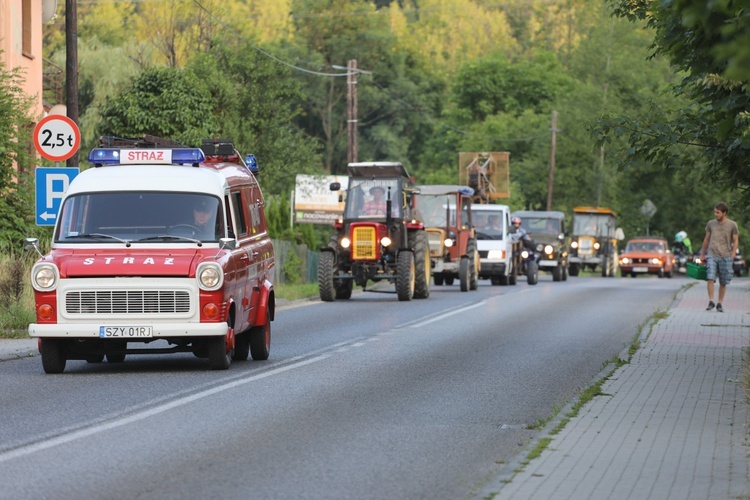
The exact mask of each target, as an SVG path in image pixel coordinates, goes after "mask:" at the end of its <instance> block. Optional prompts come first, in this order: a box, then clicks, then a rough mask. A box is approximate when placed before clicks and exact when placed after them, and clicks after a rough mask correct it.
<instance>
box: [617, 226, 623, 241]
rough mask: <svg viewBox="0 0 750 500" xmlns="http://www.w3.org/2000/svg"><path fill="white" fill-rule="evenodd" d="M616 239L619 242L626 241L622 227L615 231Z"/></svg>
mask: <svg viewBox="0 0 750 500" xmlns="http://www.w3.org/2000/svg"><path fill="white" fill-rule="evenodd" d="M615 239H617V240H619V241H622V240H624V239H625V233H624V232H623V230H622V228H621V227H618V228H617V229H616V230H615Z"/></svg>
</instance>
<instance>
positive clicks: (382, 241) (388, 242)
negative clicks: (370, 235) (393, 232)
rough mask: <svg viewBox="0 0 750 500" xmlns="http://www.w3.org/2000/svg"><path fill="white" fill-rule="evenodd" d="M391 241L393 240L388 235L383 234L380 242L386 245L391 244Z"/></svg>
mask: <svg viewBox="0 0 750 500" xmlns="http://www.w3.org/2000/svg"><path fill="white" fill-rule="evenodd" d="M391 243H393V242H392V241H391V239H390V238H389V237H388V236H383V238H382V239H381V240H380V244H381V245H383V246H384V247H389V246H391Z"/></svg>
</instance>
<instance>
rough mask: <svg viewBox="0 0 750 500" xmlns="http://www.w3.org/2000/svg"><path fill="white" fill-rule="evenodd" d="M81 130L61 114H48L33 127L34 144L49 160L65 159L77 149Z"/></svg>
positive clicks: (79, 143)
mask: <svg viewBox="0 0 750 500" xmlns="http://www.w3.org/2000/svg"><path fill="white" fill-rule="evenodd" d="M80 145H81V131H80V130H79V129H78V125H76V123H75V122H74V121H73V120H71V119H70V118H68V117H67V116H63V115H48V116H45V117H44V118H42V119H41V120H39V123H37V124H36V128H34V146H36V150H37V151H38V152H39V154H40V155H42V156H43V157H44V158H47V159H48V160H50V161H65V160H67V159H68V158H70V157H71V156H73V155H74V154H76V151H78V148H79V147H80Z"/></svg>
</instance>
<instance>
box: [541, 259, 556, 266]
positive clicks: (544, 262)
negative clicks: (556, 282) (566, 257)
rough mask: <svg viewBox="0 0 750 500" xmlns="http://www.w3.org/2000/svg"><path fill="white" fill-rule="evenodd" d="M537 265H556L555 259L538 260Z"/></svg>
mask: <svg viewBox="0 0 750 500" xmlns="http://www.w3.org/2000/svg"><path fill="white" fill-rule="evenodd" d="M539 265H540V266H546V267H549V266H552V267H557V261H556V260H540V261H539Z"/></svg>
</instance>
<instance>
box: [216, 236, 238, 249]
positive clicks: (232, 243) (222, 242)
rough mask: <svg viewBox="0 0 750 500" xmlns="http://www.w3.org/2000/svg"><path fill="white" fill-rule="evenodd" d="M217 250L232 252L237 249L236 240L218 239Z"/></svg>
mask: <svg viewBox="0 0 750 500" xmlns="http://www.w3.org/2000/svg"><path fill="white" fill-rule="evenodd" d="M219 248H222V249H223V248H228V249H229V250H234V249H235V248H237V240H236V239H234V238H219Z"/></svg>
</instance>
